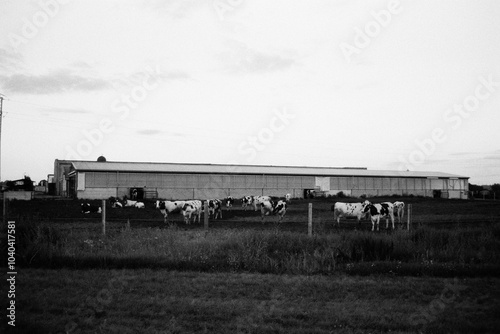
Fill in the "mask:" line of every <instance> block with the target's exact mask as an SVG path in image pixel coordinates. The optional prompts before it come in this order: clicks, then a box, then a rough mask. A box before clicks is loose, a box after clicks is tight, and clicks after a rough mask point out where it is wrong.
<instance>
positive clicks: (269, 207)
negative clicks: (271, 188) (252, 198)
mask: <svg viewBox="0 0 500 334" xmlns="http://www.w3.org/2000/svg"><path fill="white" fill-rule="evenodd" d="M287 207H288V206H287V204H286V202H285V201H283V200H279V201H278V202H273V201H271V200H266V201H263V202H262V203H261V204H260V217H261V219H262V222H264V216H269V215H278V222H281V221H282V220H283V216H284V215H285V213H286V209H287Z"/></svg>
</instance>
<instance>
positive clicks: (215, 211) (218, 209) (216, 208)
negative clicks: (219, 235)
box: [207, 199, 222, 219]
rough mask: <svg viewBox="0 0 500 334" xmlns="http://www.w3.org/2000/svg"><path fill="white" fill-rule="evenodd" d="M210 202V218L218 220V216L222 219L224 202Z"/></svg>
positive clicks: (212, 200) (217, 200)
mask: <svg viewBox="0 0 500 334" xmlns="http://www.w3.org/2000/svg"><path fill="white" fill-rule="evenodd" d="M207 202H208V216H209V217H214V219H217V217H218V216H220V218H222V201H221V200H220V199H209V200H207Z"/></svg>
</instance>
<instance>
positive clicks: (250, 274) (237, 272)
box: [1, 198, 500, 333]
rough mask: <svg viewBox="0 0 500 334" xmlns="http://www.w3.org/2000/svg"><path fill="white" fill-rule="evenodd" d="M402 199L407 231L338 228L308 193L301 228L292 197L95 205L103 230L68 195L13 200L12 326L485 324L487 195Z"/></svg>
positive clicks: (491, 270) (86, 329) (386, 327)
mask: <svg viewBox="0 0 500 334" xmlns="http://www.w3.org/2000/svg"><path fill="white" fill-rule="evenodd" d="M371 200H372V201H374V202H378V201H384V200H387V199H371ZM390 200H393V201H394V200H395V199H390ZM404 200H405V202H406V203H411V204H412V206H413V212H414V215H413V222H414V223H413V224H412V227H411V230H410V231H409V232H408V231H407V230H405V229H402V228H401V226H398V229H397V230H396V231H385V229H384V230H381V231H380V232H375V233H374V232H371V231H370V229H371V224H369V223H368V222H367V221H365V222H363V223H362V224H361V225H360V226H358V224H357V223H356V222H355V221H353V220H347V221H346V220H342V221H341V226H340V227H337V226H336V225H335V224H333V222H332V218H333V217H332V212H331V211H330V207H331V205H332V203H333V200H332V199H314V200H312V201H311V202H312V203H313V208H314V212H313V221H314V235H313V237H308V236H307V206H308V203H309V201H297V200H296V201H294V202H293V203H292V205H291V207H290V210H289V211H288V212H287V215H286V216H285V221H284V222H283V223H282V224H279V225H278V224H276V223H275V222H274V219H272V221H271V219H270V218H269V217H267V219H266V222H265V223H264V224H262V223H261V222H260V216H259V214H258V213H257V212H253V211H243V210H241V208H234V209H233V210H232V211H230V212H229V211H224V213H223V214H224V218H223V219H222V220H218V221H211V222H210V229H209V230H208V231H204V230H203V226H202V224H201V225H200V224H191V225H185V224H184V223H183V222H182V221H181V220H180V217H179V216H175V217H172V218H173V221H174V223H173V224H172V225H166V224H164V223H163V218H162V216H161V214H160V213H159V212H158V211H157V210H155V209H154V208H152V205H151V203H149V204H150V205H149V206H148V207H147V209H145V210H138V209H121V210H120V209H117V210H113V209H111V208H107V218H108V224H107V235H106V236H103V235H102V233H101V223H100V220H101V218H100V215H98V214H95V215H90V216H89V215H83V214H82V213H81V212H80V208H79V203H80V202H79V201H72V200H69V201H68V200H59V201H58V200H52V201H31V202H22V201H12V202H10V203H9V206H8V216H9V218H10V219H14V220H15V221H16V238H17V244H16V248H17V249H16V262H17V264H18V267H19V269H18V276H17V283H16V284H17V291H16V303H17V307H18V312H17V324H18V327H17V328H16V329H17V330H18V332H26V333H36V332H39V333H50V332H52V333H56V332H65V331H68V332H74V333H76V332H83V333H95V332H101V333H113V332H116V333H123V332H126V333H136V332H149V333H186V332H206V333H299V332H300V333H331V332H340V333H365V332H371V333H375V332H388V331H391V332H409V333H413V332H435V333H441V332H453V333H455V332H461V333H471V332H477V333H480V332H481V333H483V332H491V333H494V332H496V331H497V328H498V326H499V325H500V321H498V320H497V316H496V315H497V314H499V311H500V298H499V297H500V285H499V283H500V225H499V224H498V215H499V213H500V205H499V204H498V203H497V202H492V201H490V202H487V201H461V200H457V201H455V200H432V199H424V198H408V199H404ZM95 203H96V204H97V203H98V202H97V201H96V202H95ZM273 218H275V217H273ZM127 220H129V221H130V227H127V224H126V221H127ZM383 226H384V227H385V224H383ZM381 227H382V226H381ZM5 239H6V236H5V229H4V230H2V240H5ZM3 245H4V244H3ZM5 248H6V247H2V254H1V257H2V259H3V260H2V263H6V260H5V254H6V249H5ZM5 271H7V270H6V269H5ZM1 293H2V295H4V294H6V291H5V288H4V287H3V286H2V288H1ZM5 305H6V304H5ZM2 325H4V324H2Z"/></svg>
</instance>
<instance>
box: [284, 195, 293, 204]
mask: <svg viewBox="0 0 500 334" xmlns="http://www.w3.org/2000/svg"><path fill="white" fill-rule="evenodd" d="M285 201H286V202H287V203H290V202H291V201H292V195H291V194H286V195H285Z"/></svg>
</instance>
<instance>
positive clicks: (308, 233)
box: [307, 203, 313, 237]
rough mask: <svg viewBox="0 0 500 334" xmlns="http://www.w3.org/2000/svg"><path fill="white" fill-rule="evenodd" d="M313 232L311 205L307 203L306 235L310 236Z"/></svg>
mask: <svg viewBox="0 0 500 334" xmlns="http://www.w3.org/2000/svg"><path fill="white" fill-rule="evenodd" d="M312 233H313V205H312V203H309V214H308V220H307V235H308V236H310V237H312Z"/></svg>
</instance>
